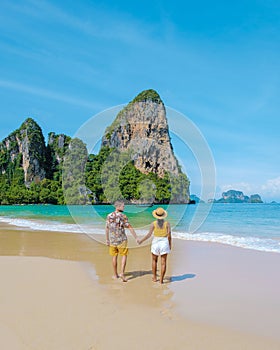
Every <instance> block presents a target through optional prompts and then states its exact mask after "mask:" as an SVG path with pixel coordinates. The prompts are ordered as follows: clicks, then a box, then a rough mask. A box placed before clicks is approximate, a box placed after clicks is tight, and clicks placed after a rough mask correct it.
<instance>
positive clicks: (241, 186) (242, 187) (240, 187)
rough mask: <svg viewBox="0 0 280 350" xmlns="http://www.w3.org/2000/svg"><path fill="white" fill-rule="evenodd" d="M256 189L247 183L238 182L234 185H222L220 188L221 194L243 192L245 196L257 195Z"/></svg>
mask: <svg viewBox="0 0 280 350" xmlns="http://www.w3.org/2000/svg"><path fill="white" fill-rule="evenodd" d="M255 187H256V186H253V185H252V184H249V183H246V182H236V183H232V184H227V185H222V186H220V191H221V192H226V191H228V190H236V191H242V192H243V193H244V194H245V195H248V194H253V192H254V193H255V190H256V189H255Z"/></svg>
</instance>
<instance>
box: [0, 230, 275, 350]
mask: <svg viewBox="0 0 280 350" xmlns="http://www.w3.org/2000/svg"><path fill="white" fill-rule="evenodd" d="M0 255H1V256H0V276H1V288H0V304H1V305H0V310H1V313H0V349H5V350H17V349H19V350H50V349H51V350H70V349H73V350H90V349H91V350H93V349H98V350H99V349H100V350H103V349H106V350H107V349H117V350H118V349H124V350H126V349H135V350H138V349H145V350H149V349H166V350H169V349H191V350H193V349H199V350H200V349H201V350H202V349H209V350H211V349H215V350H220V349H223V350H224V349H226V350H228V349H229V350H230V349H238V350H239V349H246V350H247V349H248V350H250V349H254V350H258V349H263V350H266V349H280V335H279V334H278V325H279V315H280V312H279V311H280V301H279V295H280V293H279V292H280V288H279V286H280V283H279V266H280V264H279V263H280V255H279V254H271V253H270V254H268V253H260V252H254V251H248V250H243V249H238V248H233V247H228V246H223V245H216V244H205V243H196V242H186V241H179V240H174V247H173V250H172V253H171V255H170V256H169V258H168V270H167V277H168V280H169V282H168V283H165V284H164V285H160V284H158V283H153V282H152V281H151V266H150V253H149V247H147V246H145V247H140V248H137V249H131V250H130V254H129V257H128V264H127V278H128V282H127V283H123V282H121V281H119V280H117V281H114V280H112V278H111V275H112V269H111V259H110V257H109V255H108V253H107V247H106V246H104V245H102V244H100V243H97V242H95V241H94V240H91V239H89V238H88V237H87V236H84V235H77V234H67V233H54V232H39V231H26V230H25V231H24V230H19V229H15V228H13V227H12V226H8V225H1V226H0Z"/></svg>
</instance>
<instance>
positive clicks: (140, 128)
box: [0, 90, 189, 204]
mask: <svg viewBox="0 0 280 350" xmlns="http://www.w3.org/2000/svg"><path fill="white" fill-rule="evenodd" d="M100 136H101V135H100ZM119 154H121V157H119ZM120 160H121V162H120ZM116 168H118V169H117V170H118V171H117V172H116V171H115V170H116ZM111 170H113V172H112V171H111ZM120 198H122V199H124V200H125V201H126V202H128V203H137V204H138V203H141V204H142V203H149V204H152V203H162V204H168V203H188V201H189V180H188V178H187V176H186V175H185V174H184V173H183V172H182V171H181V167H180V166H179V164H178V161H177V159H176V157H175V155H174V152H173V148H172V145H171V141H170V135H169V129H168V122H167V118H166V110H165V107H164V104H163V102H162V100H161V98H160V96H159V95H158V94H157V92H155V91H154V90H146V91H143V92H142V93H140V94H139V95H138V96H137V97H136V98H135V99H134V100H133V101H132V102H130V103H129V104H128V105H127V106H126V107H125V108H124V109H123V110H122V111H121V112H120V113H119V114H118V115H117V116H116V119H115V121H114V122H113V123H112V125H110V126H108V128H107V129H106V132H105V134H104V136H103V138H102V146H101V149H100V152H99V153H98V154H96V155H94V154H90V155H88V153H87V148H86V145H85V144H84V143H83V141H82V140H80V139H75V138H74V139H72V138H71V137H69V136H66V135H64V134H55V133H54V132H50V133H49V135H48V143H47V144H45V140H44V135H43V133H42V130H41V128H40V126H39V125H38V124H37V123H36V122H35V121H34V120H33V119H31V118H28V119H26V120H25V121H24V122H23V123H22V125H21V126H20V128H19V129H17V130H15V131H14V132H12V133H11V134H10V135H9V136H7V137H6V138H5V139H4V140H3V141H2V142H0V204H19V203H27V204H28V203H30V204H31V203H32V204H33V203H51V204H90V203H94V204H96V203H112V202H113V201H114V200H116V199H120Z"/></svg>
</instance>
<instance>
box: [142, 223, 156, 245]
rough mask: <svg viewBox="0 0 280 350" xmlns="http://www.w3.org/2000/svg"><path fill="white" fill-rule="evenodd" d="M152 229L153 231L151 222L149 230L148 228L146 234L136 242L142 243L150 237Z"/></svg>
mask: <svg viewBox="0 0 280 350" xmlns="http://www.w3.org/2000/svg"><path fill="white" fill-rule="evenodd" d="M153 231H154V224H153V223H152V224H151V225H150V230H149V232H148V233H147V234H146V236H145V237H143V238H142V239H140V240H139V242H138V243H139V244H141V243H143V242H144V241H146V239H148V238H150V237H151V235H152V233H153Z"/></svg>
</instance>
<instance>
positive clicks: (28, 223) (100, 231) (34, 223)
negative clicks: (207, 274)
mask: <svg viewBox="0 0 280 350" xmlns="http://www.w3.org/2000/svg"><path fill="white" fill-rule="evenodd" d="M0 222H3V223H7V224H11V225H14V226H17V227H21V228H28V229H31V230H35V231H36V230H37V231H53V232H68V233H81V234H87V235H89V236H92V235H96V234H97V235H104V227H100V226H99V227H98V226H97V225H96V226H94V225H79V224H67V223H62V222H55V221H43V220H42V221H40V220H31V219H22V218H11V217H0ZM136 233H137V235H140V236H144V235H145V234H146V233H147V231H146V230H136ZM172 237H174V238H177V239H182V240H189V241H197V242H213V243H221V244H227V245H231V246H234V247H239V248H245V249H251V250H258V251H264V252H274V253H280V241H279V240H274V239H268V238H267V239H265V238H258V237H251V236H247V237H244V236H234V235H230V234H222V233H215V232H200V233H187V232H179V231H173V232H172Z"/></svg>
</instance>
